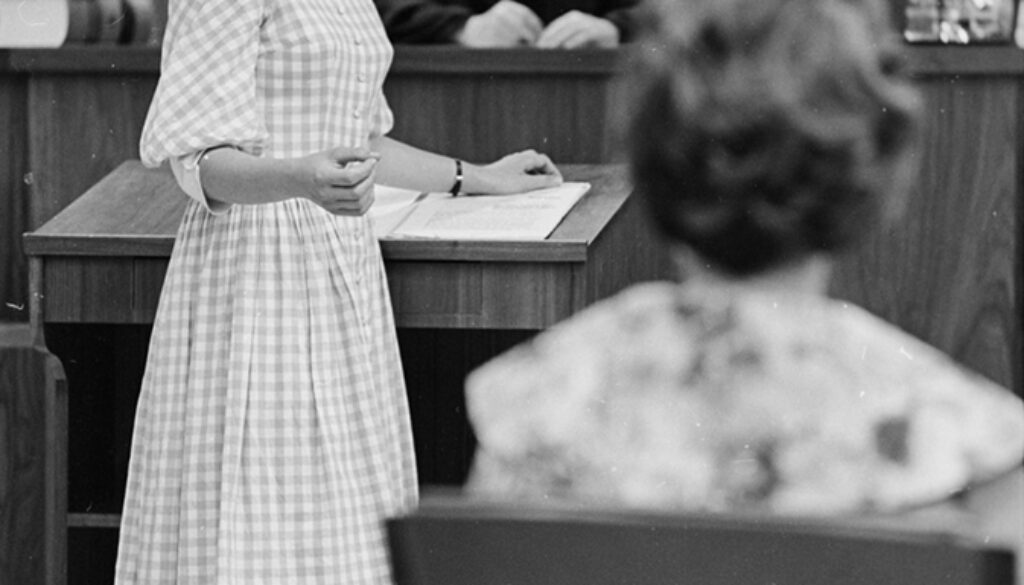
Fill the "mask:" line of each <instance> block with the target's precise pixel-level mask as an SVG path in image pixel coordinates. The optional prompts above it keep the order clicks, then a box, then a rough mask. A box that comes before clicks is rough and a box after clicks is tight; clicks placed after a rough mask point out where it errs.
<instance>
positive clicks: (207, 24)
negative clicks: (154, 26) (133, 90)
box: [139, 0, 267, 167]
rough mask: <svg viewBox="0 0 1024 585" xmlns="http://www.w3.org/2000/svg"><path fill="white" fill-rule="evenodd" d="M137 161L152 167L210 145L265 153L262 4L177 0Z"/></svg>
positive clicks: (246, 0) (255, 1) (171, 9)
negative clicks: (260, 82) (259, 77)
mask: <svg viewBox="0 0 1024 585" xmlns="http://www.w3.org/2000/svg"><path fill="white" fill-rule="evenodd" d="M168 16H169V18H168V27H167V33H166V37H165V39H164V46H163V53H162V57H161V64H160V81H159V82H158V84H157V88H156V92H155V94H154V96H153V101H152V103H151V104H150V107H149V112H148V113H147V115H146V122H145V125H144V126H143V130H142V138H141V140H140V144H139V151H140V158H141V159H142V162H143V163H144V164H145V165H147V166H150V167H154V166H158V165H159V164H160V163H161V162H163V161H164V160H166V159H168V158H172V157H179V156H183V155H187V154H191V153H194V152H199V151H202V150H204V149H206V148H209V147H212V146H220V145H234V146H236V147H239V148H241V149H242V150H245V151H247V152H249V153H251V154H255V155H258V154H259V153H260V152H261V151H262V147H263V142H264V141H265V140H266V137H267V131H266V128H265V126H264V124H263V118H262V115H261V113H260V112H259V104H258V102H257V99H256V75H255V71H256V59H257V55H258V53H259V39H260V27H261V24H262V22H263V2H262V0H172V1H171V3H170V7H169V15H168Z"/></svg>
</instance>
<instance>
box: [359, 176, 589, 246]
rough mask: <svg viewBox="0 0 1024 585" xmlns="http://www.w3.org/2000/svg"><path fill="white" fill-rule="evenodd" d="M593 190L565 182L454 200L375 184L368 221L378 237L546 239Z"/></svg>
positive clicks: (585, 184) (442, 194)
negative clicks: (507, 192)
mask: <svg viewBox="0 0 1024 585" xmlns="http://www.w3.org/2000/svg"><path fill="white" fill-rule="evenodd" d="M589 189H590V184H589V183H563V184H561V185H559V186H558V187H550V188H547V189H538V190H536V191H529V192H526V193H516V194H512V195H473V196H462V197H452V196H451V195H449V194H448V193H417V192H415V191H410V190H408V189H398V188H396V187H388V186H385V185H377V186H376V187H375V191H374V196H375V201H374V204H373V207H372V208H371V209H370V217H371V218H372V220H373V222H374V231H375V232H376V233H377V237H378V238H384V237H387V238H434V239H446V240H506V241H521V240H543V239H544V238H547V237H548V235H550V234H551V232H552V231H554V229H555V228H556V227H557V226H558V224H559V223H560V222H561V221H562V219H563V218H564V217H565V216H566V214H568V213H569V210H570V209H572V207H573V206H574V205H576V202H577V201H579V200H580V198H581V197H583V195H584V194H585V193H586V192H587V191H588V190H589Z"/></svg>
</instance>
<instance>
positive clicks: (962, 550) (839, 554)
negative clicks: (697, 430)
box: [388, 495, 1014, 585]
mask: <svg viewBox="0 0 1024 585" xmlns="http://www.w3.org/2000/svg"><path fill="white" fill-rule="evenodd" d="M388 537H389V539H390V545H391V551H392V562H393V566H394V569H395V577H396V580H397V583H398V584H399V585H772V584H775V585H1009V584H1011V583H1012V582H1013V571H1014V555H1013V553H1012V552H1010V551H1007V550H1003V549H999V548H994V547H988V546H985V545H983V544H982V543H980V542H976V541H973V540H971V539H968V538H966V537H965V536H962V535H958V534H957V533H955V532H953V531H946V530H935V529H929V530H924V529H911V528H909V527H897V525H896V523H895V522H891V521H888V522H868V521H858V520H853V519H850V520H825V519H822V520H820V521H819V520H808V519H791V518H780V517H777V516H770V517H769V516H732V515H730V516H721V515H698V514H677V513H671V514H655V513H643V512H624V511H612V510H596V509H581V508H566V507H557V506H512V505H509V504H497V503H487V502H482V501H473V500H470V499H465V498H459V497H455V496H448V495H445V496H428V497H425V498H424V499H423V501H422V503H421V506H420V508H419V509H418V510H417V511H415V512H414V513H412V514H410V515H408V516H405V517H402V518H395V519H392V520H390V521H389V522H388Z"/></svg>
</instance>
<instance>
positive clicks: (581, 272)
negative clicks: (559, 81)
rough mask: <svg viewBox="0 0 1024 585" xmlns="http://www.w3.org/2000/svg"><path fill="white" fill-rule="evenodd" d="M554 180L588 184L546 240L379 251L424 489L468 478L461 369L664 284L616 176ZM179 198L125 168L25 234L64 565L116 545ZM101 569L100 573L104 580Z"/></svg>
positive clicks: (570, 171)
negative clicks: (56, 381)
mask: <svg viewBox="0 0 1024 585" xmlns="http://www.w3.org/2000/svg"><path fill="white" fill-rule="evenodd" d="M562 170H563V173H564V174H565V176H566V178H567V180H573V181H586V182H589V183H591V185H592V187H591V190H590V192H589V193H587V195H585V196H584V198H583V199H581V200H580V202H579V203H578V204H577V205H576V207H575V208H574V209H573V210H572V211H571V212H570V213H569V215H567V216H566V218H565V219H564V220H563V221H562V223H561V224H560V225H559V226H558V227H557V228H556V229H555V231H554V232H553V233H552V234H551V236H549V237H548V238H547V239H546V240H543V241H535V242H495V241H446V240H398V239H389V240H382V241H381V247H382V251H383V254H384V258H385V264H386V270H387V273H388V281H389V287H390V291H391V296H392V301H393V305H394V310H395V316H396V321H397V324H398V327H399V342H400V345H401V348H402V357H403V367H404V369H405V375H406V380H407V385H408V391H409V398H410V407H411V411H412V417H413V428H414V433H415V436H416V451H417V459H418V467H419V473H420V480H421V483H423V484H442V485H453V484H458V483H460V482H461V481H462V480H463V479H464V477H465V473H466V471H467V469H468V465H469V463H470V458H471V456H472V451H473V447H474V445H475V441H474V439H473V437H472V433H471V431H470V429H469V428H468V424H467V422H466V420H465V415H464V403H463V396H462V380H463V377H464V376H465V374H466V373H468V372H469V370H471V369H472V368H473V367H475V366H476V365H478V364H479V363H481V362H483V361H485V360H486V359H488V358H490V357H493V356H494V355H496V354H497V353H499V352H501V351H504V350H505V349H507V348H509V347H510V346H511V345H513V344H515V343H517V342H520V341H522V340H524V339H526V338H528V337H530V336H531V335H533V334H534V333H535V332H537V331H539V330H542V329H544V328H546V327H548V326H550V325H552V324H554V323H556V322H557V321H560V320H562V319H564V318H566V317H568V316H570V315H572V314H573V313H574V312H576V311H578V310H580V309H582V308H583V307H585V306H586V305H588V304H590V303H592V302H594V301H596V300H598V299H600V298H602V297H606V296H608V295H610V294H613V293H615V292H616V291H618V290H620V289H622V288H624V287H626V286H628V285H630V284H631V283H634V282H639V281H643V280H651V279H656V278H661V277H663V276H665V275H666V274H667V266H668V262H667V259H666V256H665V254H664V252H662V251H661V249H660V247H659V246H658V245H657V242H656V241H655V239H654V235H653V231H652V230H651V229H650V228H648V226H646V225H645V223H644V218H643V213H642V210H641V209H640V205H639V204H638V202H637V201H636V200H635V199H633V198H631V197H630V196H629V195H630V187H629V185H628V182H627V179H626V174H625V169H624V167H621V166H615V165H569V166H564V167H563V168H562ZM186 202H187V196H186V195H184V194H183V193H182V192H181V191H180V190H179V188H178V186H177V184H176V183H175V182H174V179H173V178H172V176H171V174H170V171H169V170H168V169H166V168H161V169H156V170H152V169H146V168H144V167H143V166H142V165H141V164H140V163H139V162H138V161H128V162H125V163H123V164H121V165H120V166H119V167H117V168H116V169H115V170H114V171H113V172H111V173H110V174H109V175H107V176H106V177H104V178H103V179H102V180H101V181H100V182H99V183H97V184H96V185H95V186H94V187H92V188H91V189H89V190H88V191H87V192H86V193H85V194H83V195H82V196H81V197H79V198H78V199H76V200H75V201H74V202H72V203H71V204H70V205H69V206H68V207H67V208H65V209H64V210H63V211H61V212H60V213H59V214H57V215H56V216H55V217H53V218H52V219H51V220H50V221H48V222H47V223H45V224H44V225H43V226H41V227H40V228H39V229H38V230H36V231H33V232H30V233H28V234H26V235H25V237H24V246H25V250H26V253H27V254H28V256H29V266H30V281H31V325H32V329H33V332H34V334H35V336H36V339H37V341H39V342H43V343H45V344H46V345H47V347H48V348H49V349H50V350H51V351H52V352H53V353H54V354H56V355H57V356H58V357H59V358H60V359H61V361H62V363H63V364H64V367H65V370H66V372H67V377H68V388H69V406H68V409H69V417H68V421H69V422H68V427H69V428H68V429H67V434H68V436H69V443H70V444H69V454H68V460H69V465H68V474H67V476H66V477H61V476H58V477H57V478H55V481H59V482H67V484H68V492H67V493H68V505H67V510H55V511H53V512H52V514H51V517H52V518H55V519H56V520H55V522H58V523H61V524H62V526H63V524H65V523H66V526H67V527H68V528H70V531H69V533H70V534H71V543H70V546H69V561H68V563H69V565H70V566H72V567H74V566H76V565H80V564H83V563H96V562H97V560H96V558H97V555H96V554H90V555H84V556H80V557H76V554H78V553H76V550H78V549H80V548H88V547H95V546H100V545H101V544H102V543H104V542H105V543H106V544H105V545H104V546H105V547H106V549H107V551H109V552H110V553H111V554H112V551H113V550H114V549H115V548H116V530H114V529H116V528H117V526H118V523H119V513H120V508H121V504H122V501H123V489H124V478H125V474H126V472H127V471H126V470H127V460H128V449H129V446H130V440H131V427H132V422H133V419H134V408H135V401H136V400H137V396H138V388H139V384H140V382H141V377H142V372H143V369H144V365H145V357H146V348H147V345H148V340H149V333H150V328H151V323H152V320H153V317H154V315H155V312H156V307H157V301H158V299H159V293H160V288H161V286H162V283H163V278H164V273H165V271H166V268H167V263H168V258H169V256H170V253H171V249H172V247H173V244H174V235H175V232H176V231H177V228H178V223H179V221H180V218H181V215H182V212H183V209H184V206H185V204H186ZM57 533H58V534H63V532H62V531H60V530H58V532H57ZM76 539H82V541H83V542H82V543H81V544H82V546H80V547H79V546H76ZM98 543H99V544H98ZM57 544H58V545H59V546H66V545H65V544H64V543H57ZM112 560H113V559H112V558H111V559H105V560H103V561H102V562H105V563H109V565H110V569H111V570H112ZM101 574H102V571H101Z"/></svg>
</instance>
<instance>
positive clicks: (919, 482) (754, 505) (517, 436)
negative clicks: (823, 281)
mask: <svg viewBox="0 0 1024 585" xmlns="http://www.w3.org/2000/svg"><path fill="white" fill-rule="evenodd" d="M467 384H468V385H467V403H468V408H469V415H470V419H471V422H472V424H473V427H474V430H475V432H476V434H477V438H478V440H479V447H478V451H477V454H476V458H475V460H474V463H473V468H472V470H471V472H470V478H469V482H468V484H467V490H468V491H470V492H471V493H477V494H487V495H491V496H493V495H501V496H512V497H518V498H539V499H552V498H558V499H571V500H574V501H590V502H596V503H602V502H603V503H608V502H611V503H616V504H627V505H631V506H639V507H672V508H677V509H690V510H701V511H726V510H734V511H741V510H747V511H766V512H773V513H792V514H832V513H841V512H847V511H865V510H894V509H901V508H905V507H907V506H913V505H917V504H923V503H932V502H935V501H938V500H942V499H944V498H946V497H948V496H950V495H951V494H954V493H956V492H957V491H959V490H962V489H963V488H965V487H966V486H968V485H970V484H971V483H972V482H978V481H983V480H986V479H988V478H990V477H993V476H995V475H998V474H1000V473H1001V472H1003V471H1005V470H1009V469H1011V468H1014V467H1015V466H1017V465H1019V464H1020V462H1021V459H1022V456H1024V408H1022V403H1021V400H1020V399H1019V398H1018V397H1017V396H1015V395H1013V394H1012V393H1010V392H1009V391H1007V390H1006V389H1004V388H1002V387H999V386H997V385H995V384H994V383H992V382H990V381H988V380H986V379H983V378H982V377H980V376H978V375H975V374H972V373H969V372H967V371H965V370H963V369H961V368H960V367H958V366H957V365H956V364H954V363H953V362H952V361H951V360H950V359H949V358H948V357H947V356H945V355H944V354H942V353H941V352H939V351H938V350H936V349H935V348H932V347H930V346H928V345H926V344H925V343H923V342H922V341H920V340H918V339H916V338H914V337H912V336H910V335H908V334H907V333H905V332H903V331H900V330H899V329H897V328H895V327H893V326H892V325H889V324H887V323H885V322H884V321H882V320H880V319H878V318H876V317H874V316H872V315H871V314H869V313H867V312H866V311H864V310H863V309H860V308H858V307H856V306H853V305H851V304H848V303H844V302H840V301H836V300H831V299H827V298H824V297H820V296H806V297H800V296H793V295H785V296H779V295H777V294H772V293H770V292H767V291H746V292H744V291H740V290H738V289H735V288H733V289H726V288H718V287H716V286H711V285H698V284H689V285H684V286H680V285H675V284H669V283H658V284H645V285H640V286H638V287H635V288H633V289H631V290H628V291H626V292H624V293H621V294H620V295H618V296H617V297H615V298H612V299H609V300H606V301H603V302H601V303H598V304H596V305H594V306H592V307H590V308H588V309H587V310H585V311H583V312H581V313H580V314H579V315H577V316H576V317H574V318H572V319H570V320H569V321H567V322H565V323H562V324H560V325H558V326H556V327H553V328H552V329H550V330H549V331H547V332H544V333H542V334H540V335H539V336H538V337H537V338H535V339H534V340H532V341H530V342H528V343H527V344H524V345H522V346H520V347H517V348H514V349H513V350H511V351H510V352H508V353H507V354H505V355H503V356H500V357H499V358H497V359H495V360H493V361H492V362H490V363H488V364H485V365H484V366H483V367H481V368H480V369H478V370H477V371H475V372H473V373H472V374H471V375H470V377H469V379H468V382H467Z"/></svg>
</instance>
